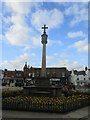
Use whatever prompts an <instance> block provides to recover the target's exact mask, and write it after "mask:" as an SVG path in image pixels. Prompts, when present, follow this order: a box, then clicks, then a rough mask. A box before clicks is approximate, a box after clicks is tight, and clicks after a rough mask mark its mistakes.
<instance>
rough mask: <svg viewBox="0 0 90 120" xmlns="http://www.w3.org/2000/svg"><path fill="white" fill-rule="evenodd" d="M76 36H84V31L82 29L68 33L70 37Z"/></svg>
mask: <svg viewBox="0 0 90 120" xmlns="http://www.w3.org/2000/svg"><path fill="white" fill-rule="evenodd" d="M76 37H84V33H83V32H82V31H79V32H69V33H68V38H76Z"/></svg>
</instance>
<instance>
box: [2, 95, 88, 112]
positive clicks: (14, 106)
mask: <svg viewBox="0 0 90 120" xmlns="http://www.w3.org/2000/svg"><path fill="white" fill-rule="evenodd" d="M87 105H90V96H88V95H77V96H75V95H73V96H69V97H63V98H60V97H58V98H53V97H43V96H42V97H36V96H17V97H7V98H4V99H3V100H2V108H3V109H9V110H25V111H44V112H45V111H46V112H59V113H65V112H69V111H72V110H75V109H78V108H81V107H84V106H87Z"/></svg>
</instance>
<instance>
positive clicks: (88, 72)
mask: <svg viewBox="0 0 90 120" xmlns="http://www.w3.org/2000/svg"><path fill="white" fill-rule="evenodd" d="M70 80H71V84H73V85H75V86H78V85H79V86H84V85H88V83H90V69H86V68H85V71H77V70H72V72H71V79H70Z"/></svg>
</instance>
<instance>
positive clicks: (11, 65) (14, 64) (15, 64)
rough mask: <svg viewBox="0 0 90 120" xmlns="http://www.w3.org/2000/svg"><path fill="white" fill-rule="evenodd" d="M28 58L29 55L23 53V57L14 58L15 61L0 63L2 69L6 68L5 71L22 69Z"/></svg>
mask: <svg viewBox="0 0 90 120" xmlns="http://www.w3.org/2000/svg"><path fill="white" fill-rule="evenodd" d="M28 58H29V55H28V54H27V53H24V54H23V55H20V56H18V57H16V59H14V60H10V61H9V60H4V61H3V62H2V68H6V69H11V70H14V69H22V67H23V65H24V63H25V61H27V60H28Z"/></svg>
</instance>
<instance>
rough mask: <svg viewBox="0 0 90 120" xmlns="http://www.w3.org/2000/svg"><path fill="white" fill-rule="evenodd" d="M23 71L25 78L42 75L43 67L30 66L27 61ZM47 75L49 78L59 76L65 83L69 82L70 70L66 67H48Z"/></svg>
mask: <svg viewBox="0 0 90 120" xmlns="http://www.w3.org/2000/svg"><path fill="white" fill-rule="evenodd" d="M23 71H24V79H26V78H35V77H40V76H41V68H35V67H29V66H28V65H27V63H25V66H24V68H23ZM46 76H47V77H49V78H59V79H60V81H61V83H63V84H68V83H69V71H68V70H67V68H66V67H60V68H59V67H50V68H49V67H48V68H46Z"/></svg>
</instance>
